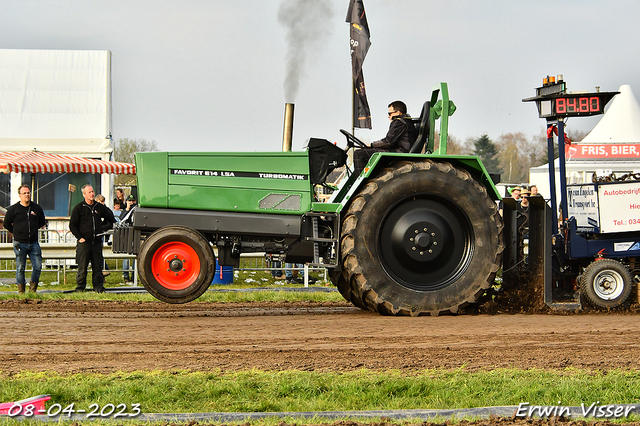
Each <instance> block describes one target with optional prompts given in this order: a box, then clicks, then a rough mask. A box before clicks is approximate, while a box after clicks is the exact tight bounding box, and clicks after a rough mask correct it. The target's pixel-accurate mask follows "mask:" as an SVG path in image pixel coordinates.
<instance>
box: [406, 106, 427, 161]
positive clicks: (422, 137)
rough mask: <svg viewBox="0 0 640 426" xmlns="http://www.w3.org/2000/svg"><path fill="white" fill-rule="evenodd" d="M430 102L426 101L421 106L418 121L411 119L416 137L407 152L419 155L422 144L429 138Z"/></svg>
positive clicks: (422, 147)
mask: <svg viewBox="0 0 640 426" xmlns="http://www.w3.org/2000/svg"><path fill="white" fill-rule="evenodd" d="M430 107H431V102H429V101H427V102H425V103H424V105H422V111H421V112H420V118H419V119H415V118H414V119H413V124H414V125H415V126H416V129H417V130H418V137H417V138H416V141H415V142H414V143H413V145H412V146H411V149H410V150H409V152H410V153H412V154H419V153H421V152H422V150H423V149H424V144H425V143H426V142H427V139H428V138H429V109H430Z"/></svg>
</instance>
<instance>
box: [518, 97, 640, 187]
mask: <svg viewBox="0 0 640 426" xmlns="http://www.w3.org/2000/svg"><path fill="white" fill-rule="evenodd" d="M618 91H619V92H620V93H619V94H617V95H616V96H615V97H614V98H613V100H612V101H611V102H610V104H609V107H608V109H607V111H606V112H605V113H604V115H603V116H602V119H600V121H599V122H598V124H597V125H596V126H595V127H594V128H593V130H592V131H591V132H590V133H589V134H588V135H587V136H585V138H584V139H583V140H582V141H580V142H574V143H572V144H571V146H569V147H567V150H566V170H567V183H569V184H571V183H589V182H591V178H592V175H593V173H594V172H597V173H598V174H599V175H602V174H609V173H615V174H616V176H621V175H623V174H625V173H637V172H640V104H638V101H637V99H636V97H635V96H634V94H633V91H632V90H631V87H630V86H629V85H623V86H620V89H619V90H618ZM554 164H555V170H556V185H557V189H556V192H557V193H558V192H559V191H560V174H559V171H558V168H559V160H558V159H556V161H555V163H554ZM529 182H531V183H532V184H536V185H538V189H539V191H540V193H541V194H542V195H544V196H545V197H548V196H549V194H550V192H551V191H550V189H549V188H550V187H549V166H548V165H546V164H545V165H543V166H539V167H532V168H531V169H530V170H529Z"/></svg>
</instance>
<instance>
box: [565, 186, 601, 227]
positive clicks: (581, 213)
mask: <svg viewBox="0 0 640 426" xmlns="http://www.w3.org/2000/svg"><path fill="white" fill-rule="evenodd" d="M567 193H568V195H569V198H568V210H569V216H568V217H571V216H573V217H575V218H576V224H577V227H578V231H580V232H599V228H600V218H599V215H598V192H597V190H596V186H595V185H569V186H567Z"/></svg>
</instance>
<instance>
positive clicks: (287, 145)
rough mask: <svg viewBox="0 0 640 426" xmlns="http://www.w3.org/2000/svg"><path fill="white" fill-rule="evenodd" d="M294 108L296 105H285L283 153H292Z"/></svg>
mask: <svg viewBox="0 0 640 426" xmlns="http://www.w3.org/2000/svg"><path fill="white" fill-rule="evenodd" d="M293 108H294V104H291V103H286V104H284V130H283V132H282V151H283V152H287V151H291V144H292V141H293Z"/></svg>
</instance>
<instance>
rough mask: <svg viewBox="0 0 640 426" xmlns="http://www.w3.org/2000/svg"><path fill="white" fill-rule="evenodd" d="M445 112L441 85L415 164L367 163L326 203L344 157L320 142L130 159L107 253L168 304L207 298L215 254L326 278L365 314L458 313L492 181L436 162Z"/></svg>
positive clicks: (486, 279)
mask: <svg viewBox="0 0 640 426" xmlns="http://www.w3.org/2000/svg"><path fill="white" fill-rule="evenodd" d="M439 95H442V99H440V100H439V99H438V97H439ZM454 110H455V105H454V104H453V102H451V101H450V100H449V98H448V91H447V86H446V83H442V84H440V85H439V87H436V89H435V90H434V92H433V94H432V97H431V99H430V101H428V102H426V103H425V106H424V107H423V110H422V114H421V116H420V117H419V118H418V119H416V120H415V123H416V125H417V127H418V130H419V134H420V138H419V139H418V141H417V144H418V145H420V146H419V147H414V149H412V151H417V152H418V153H408V154H402V153H376V154H374V155H373V156H372V157H371V160H370V161H369V163H368V164H367V165H366V167H365V170H364V171H363V172H362V173H361V174H360V175H359V176H356V175H354V174H352V175H350V176H348V177H347V178H346V179H344V180H343V182H341V183H340V185H339V187H338V189H336V190H335V191H334V192H333V194H332V195H331V197H330V198H329V200H328V201H327V202H319V201H317V194H316V192H315V191H316V190H317V189H318V188H320V187H321V186H322V185H324V184H325V179H326V176H327V175H328V173H329V172H331V170H333V169H334V168H338V167H342V166H344V162H345V160H346V154H345V151H344V150H342V149H340V148H338V147H337V146H335V145H334V144H332V143H330V142H328V141H326V140H322V139H311V140H310V143H309V149H308V150H306V151H303V152H263V153H255V152H251V153H240V152H218V153H205V152H193V153H184V152H153V153H138V154H136V165H137V171H138V189H139V194H140V196H139V198H140V207H139V208H138V209H137V211H136V212H135V214H134V221H133V224H132V226H130V227H129V228H132V229H133V230H131V229H128V230H125V229H126V228H127V227H126V226H125V227H121V228H117V229H116V230H115V233H114V234H115V236H114V247H116V249H114V251H115V250H121V251H126V252H129V253H136V254H138V262H139V271H140V276H141V280H142V282H143V284H144V286H145V287H146V288H147V289H148V290H149V291H150V292H151V293H152V294H153V295H154V296H156V297H157V298H159V299H160V300H163V301H166V302H169V303H183V302H188V301H190V300H194V299H195V298H197V297H199V296H200V295H201V294H202V293H203V292H204V291H206V290H207V288H208V287H209V284H210V283H211V281H212V279H213V272H212V269H213V266H212V265H214V264H215V260H216V256H215V255H214V248H215V250H216V251H217V260H218V263H219V264H220V265H231V266H238V264H239V257H240V254H242V253H267V254H272V255H277V256H280V257H281V258H282V259H283V260H286V261H288V262H296V263H303V262H304V263H308V264H310V265H312V266H322V267H326V268H329V275H330V277H331V280H332V281H333V282H334V284H335V285H336V286H337V287H338V289H339V291H340V293H341V294H342V295H343V296H344V297H345V298H346V299H347V300H348V301H351V302H352V303H353V304H354V305H356V306H358V307H360V308H363V309H368V310H371V311H375V312H379V313H382V314H390V315H421V314H431V315H439V314H442V313H448V312H451V313H455V312H457V311H458V309H459V308H460V307H462V306H465V305H466V304H469V303H474V302H476V301H477V300H478V298H479V297H480V296H482V294H484V293H485V291H486V290H487V289H488V288H489V287H490V286H491V285H492V284H493V282H494V277H495V274H496V272H497V271H498V269H499V268H500V267H501V257H502V251H503V249H504V244H503V226H502V219H501V217H500V215H499V214H498V208H497V201H499V200H500V196H499V194H498V192H497V190H496V188H495V186H494V183H493V181H492V179H491V176H490V175H489V174H488V173H487V171H486V170H485V168H484V166H483V165H482V163H481V161H480V160H479V159H478V158H477V157H472V156H457V155H446V139H447V130H448V129H447V126H448V117H449V116H450V115H451V114H453V111H454ZM438 118H439V119H440V143H439V145H438V146H437V147H436V146H435V141H434V130H435V122H436V120H437V119H438ZM344 133H347V132H344ZM347 135H348V146H350V145H351V143H353V142H355V143H359V141H358V140H357V139H356V138H355V137H353V135H350V134H347ZM420 151H424V152H426V153H424V154H421V153H419V152H420ZM136 239H137V240H138V241H135V240H136ZM140 241H142V243H141V244H140Z"/></svg>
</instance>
